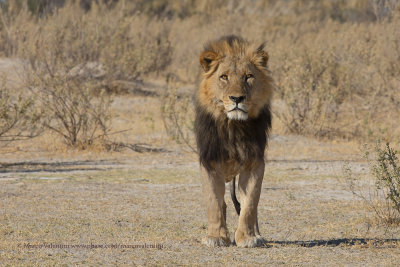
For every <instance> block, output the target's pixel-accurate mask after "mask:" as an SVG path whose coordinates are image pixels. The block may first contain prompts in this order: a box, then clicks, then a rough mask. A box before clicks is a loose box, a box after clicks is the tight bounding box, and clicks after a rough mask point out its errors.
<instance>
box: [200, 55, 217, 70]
mask: <svg viewBox="0 0 400 267" xmlns="http://www.w3.org/2000/svg"><path fill="white" fill-rule="evenodd" d="M216 59H217V54H216V53H214V52H211V51H203V52H202V53H201V54H200V64H201V66H202V67H203V69H204V71H205V72H207V71H209V69H210V67H211V63H212V62H213V61H214V60H216Z"/></svg>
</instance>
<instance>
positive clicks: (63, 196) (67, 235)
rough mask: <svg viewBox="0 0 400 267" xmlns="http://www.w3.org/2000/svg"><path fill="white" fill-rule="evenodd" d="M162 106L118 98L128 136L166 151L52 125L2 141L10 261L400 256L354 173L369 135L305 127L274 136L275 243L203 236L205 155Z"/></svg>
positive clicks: (268, 222) (375, 261) (3, 254)
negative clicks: (351, 179)
mask: <svg viewBox="0 0 400 267" xmlns="http://www.w3.org/2000/svg"><path fill="white" fill-rule="evenodd" d="M1 68H2V65H1V64H0V69H1ZM133 106H134V107H135V110H136V113H135V114H132V107H133ZM159 106H160V102H159V99H157V98H154V97H135V96H123V97H119V98H117V99H116V100H115V101H114V110H115V111H116V112H117V113H118V114H119V116H118V119H117V121H116V125H117V128H118V129H121V127H122V126H121V125H123V127H127V128H129V129H131V130H130V131H128V132H125V133H124V134H122V135H121V136H120V137H119V138H121V139H122V140H123V141H124V142H127V143H131V144H138V143H140V144H145V145H146V146H148V147H153V148H162V149H163V152H145V153H138V152H134V151H132V150H129V149H125V150H122V151H120V152H105V151H96V150H93V151H76V150H71V149H67V148H65V147H63V146H60V145H58V143H57V142H58V141H59V140H57V139H56V138H55V137H52V136H42V137H39V138H37V139H34V140H30V141H28V142H20V143H12V144H9V145H7V146H4V145H2V146H1V148H0V149H1V150H0V151H1V152H0V266H17V265H20V266H55V265H65V266H71V265H72V266H73V265H79V266H80V265H83V266H98V265H116V266H124V265H129V266H132V265H133V266H135V265H138V266H143V265H146V266H154V265H191V266H193V265H198V266H205V265H206V266H219V265H232V266H236V265H238V266H258V265H274V266H275V265H285V266H299V265H300V266H304V265H308V266H321V265H322V266H326V265H328V266H398V265H399V264H400V251H399V249H400V228H399V227H387V226H384V225H381V224H379V223H378V222H377V221H376V219H375V218H374V214H373V212H371V211H370V210H368V209H367V207H366V206H365V204H364V203H363V201H361V200H360V199H358V198H356V197H355V196H354V195H353V194H352V193H351V192H350V190H349V187H348V184H347V182H346V179H345V178H344V174H343V170H342V169H343V165H344V164H345V162H349V164H350V165H349V166H350V168H351V169H352V171H353V172H354V173H355V174H356V175H357V177H360V179H365V181H367V176H368V173H369V167H368V165H367V163H366V162H363V161H362V160H361V158H360V156H359V155H360V151H359V147H360V146H359V144H357V143H355V142H344V141H343V142H339V141H319V140H315V139H312V138H306V137H301V136H285V135H278V134H273V135H272V136H271V139H270V144H269V149H268V152H267V166H266V171H265V176H264V182H263V187H262V193H261V199H260V204H259V218H260V219H259V220H260V230H261V233H262V234H263V235H264V237H265V238H266V239H267V240H268V243H267V244H266V246H265V247H262V248H254V249H243V248H237V247H235V246H231V247H227V248H207V247H205V246H203V245H202V244H201V243H200V240H201V239H202V237H203V236H204V235H205V234H206V228H207V220H206V215H205V208H204V203H203V199H202V195H201V186H200V181H199V165H198V162H197V156H196V155H195V154H194V153H193V152H191V151H190V149H188V148H187V147H186V146H184V145H177V144H175V143H174V142H173V141H171V140H170V139H169V138H168V137H167V136H166V134H165V131H164V128H163V125H162V122H161V117H160V115H159ZM226 202H227V204H228V218H227V219H228V227H229V230H230V233H231V234H232V233H233V232H234V230H235V227H236V226H237V216H236V214H235V212H234V208H233V205H232V202H231V201H230V199H229V195H228V194H227V195H226ZM146 246H147V247H146ZM151 246H156V248H152V247H151Z"/></svg>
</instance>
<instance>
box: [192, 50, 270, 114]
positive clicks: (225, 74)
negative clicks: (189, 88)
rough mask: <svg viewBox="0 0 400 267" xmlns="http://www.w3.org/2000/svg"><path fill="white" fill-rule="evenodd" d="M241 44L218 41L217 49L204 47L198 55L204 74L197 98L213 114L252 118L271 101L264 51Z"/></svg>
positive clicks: (266, 57)
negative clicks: (220, 42)
mask: <svg viewBox="0 0 400 267" xmlns="http://www.w3.org/2000/svg"><path fill="white" fill-rule="evenodd" d="M241 45H242V46H240V47H239V44H237V47H235V44H234V43H233V44H231V46H229V44H218V47H217V48H219V50H218V49H215V50H214V51H207V50H206V51H204V52H203V53H202V54H201V56H200V63H201V64H202V66H203V69H204V71H205V76H204V80H203V82H202V85H201V86H200V90H199V95H198V99H199V101H200V104H202V105H203V106H204V107H205V108H206V109H207V110H208V111H209V112H210V113H212V114H213V115H214V117H215V118H218V117H221V116H225V117H227V118H228V119H230V120H247V119H248V118H255V117H257V116H258V114H259V111H260V110H261V109H262V108H263V107H264V106H265V105H266V104H268V103H269V101H270V98H271V79H270V78H269V75H268V71H267V69H266V63H267V60H268V56H267V54H266V52H264V51H263V50H260V49H254V50H251V49H252V48H251V47H248V46H244V45H243V44H241ZM224 48H225V50H224Z"/></svg>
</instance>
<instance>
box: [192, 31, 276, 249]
mask: <svg viewBox="0 0 400 267" xmlns="http://www.w3.org/2000/svg"><path fill="white" fill-rule="evenodd" d="M263 49H264V45H261V46H259V47H255V46H253V45H251V44H250V43H248V42H246V41H245V40H243V39H242V38H240V37H237V36H227V37H223V38H221V39H219V40H217V41H214V42H210V43H208V44H207V45H206V46H205V48H204V51H203V52H202V53H201V55H200V64H201V66H202V67H203V69H204V74H203V80H202V82H201V84H200V87H199V89H198V91H197V92H196V95H195V105H196V119H195V133H196V141H197V147H198V151H199V157H200V165H201V180H202V187H203V195H204V197H205V200H206V205H207V216H208V235H207V237H206V238H205V239H204V240H203V243H205V244H206V245H208V246H213V247H214V246H229V245H230V243H231V241H230V239H229V234H228V229H227V226H226V203H225V201H224V193H225V183H226V182H231V189H232V190H231V195H232V199H233V201H234V204H235V208H236V211H237V212H238V214H239V213H240V214H239V225H238V228H237V230H236V232H235V243H236V245H237V246H240V247H257V246H261V245H263V244H264V242H265V241H264V239H263V238H262V237H261V235H260V232H259V230H258V223H257V205H258V201H259V199H260V192H261V184H262V180H263V176H264V167H265V163H264V150H265V146H266V144H267V137H268V132H269V130H270V128H271V111H270V100H271V95H272V88H273V83H272V78H271V77H270V73H269V71H268V68H267V62H268V54H267V53H266V52H265V51H264V50H263ZM237 175H239V182H238V191H239V195H240V201H241V203H242V208H241V209H240V203H239V202H238V201H237V199H236V196H235V177H236V176H237Z"/></svg>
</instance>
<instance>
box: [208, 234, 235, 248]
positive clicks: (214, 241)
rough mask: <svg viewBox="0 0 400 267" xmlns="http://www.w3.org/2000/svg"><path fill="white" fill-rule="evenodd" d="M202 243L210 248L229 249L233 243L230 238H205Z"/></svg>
mask: <svg viewBox="0 0 400 267" xmlns="http://www.w3.org/2000/svg"><path fill="white" fill-rule="evenodd" d="M202 243H203V244H204V245H206V246H208V247H229V246H230V244H231V241H230V240H229V238H222V237H213V236H206V237H204V238H203V240H202Z"/></svg>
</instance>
